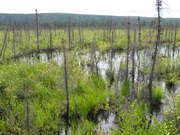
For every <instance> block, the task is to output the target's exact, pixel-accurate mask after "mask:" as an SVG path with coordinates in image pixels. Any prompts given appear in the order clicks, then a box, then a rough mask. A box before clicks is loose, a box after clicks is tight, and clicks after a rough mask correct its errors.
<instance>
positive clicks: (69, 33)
mask: <svg viewBox="0 0 180 135" xmlns="http://www.w3.org/2000/svg"><path fill="white" fill-rule="evenodd" d="M68 43H69V48H71V19H70V18H69V21H68Z"/></svg>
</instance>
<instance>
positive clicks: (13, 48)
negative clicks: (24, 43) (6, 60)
mask: <svg viewBox="0 0 180 135" xmlns="http://www.w3.org/2000/svg"><path fill="white" fill-rule="evenodd" d="M12 50H13V53H14V56H15V55H16V37H15V26H13V47H12Z"/></svg>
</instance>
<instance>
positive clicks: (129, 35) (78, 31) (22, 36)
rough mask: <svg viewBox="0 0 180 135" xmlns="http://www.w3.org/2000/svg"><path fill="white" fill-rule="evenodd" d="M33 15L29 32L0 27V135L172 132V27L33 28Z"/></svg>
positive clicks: (178, 121) (176, 45) (178, 111)
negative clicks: (111, 122) (107, 123)
mask: <svg viewBox="0 0 180 135" xmlns="http://www.w3.org/2000/svg"><path fill="white" fill-rule="evenodd" d="M161 4H162V3H161V1H160V0H157V6H160V7H161ZM160 7H159V8H160ZM34 17H35V18H36V19H35V20H36V23H35V25H34V26H33V27H34V28H33V27H32V25H28V22H27V24H26V25H25V26H23V27H20V26H18V25H15V24H14V25H12V24H11V25H4V26H1V27H0V28H1V31H0V39H1V40H0V134H2V135H11V134H15V135H16V134H23V135H24V134H27V135H31V134H48V135H51V134H52V135H54V134H71V135H92V134H93V135H94V134H97V135H101V134H112V135H116V134H122V135H127V134H135V135H151V134H152V135H164V134H172V135H173V134H174V135H176V134H180V130H179V129H180V117H179V116H180V94H179V86H180V84H179V83H180V55H179V52H180V33H179V27H178V25H177V23H174V22H173V23H174V24H173V25H170V26H169V25H167V26H166V25H162V23H161V21H163V20H161V18H160V16H159V18H158V19H160V20H159V21H158V23H157V22H156V21H155V22H153V24H152V25H151V26H150V25H149V26H145V25H142V21H141V18H140V17H138V18H137V21H131V20H130V19H127V24H126V23H125V24H124V26H125V25H126V27H124V26H118V25H116V24H115V23H113V21H112V20H111V21H108V22H107V23H106V25H104V27H96V26H94V27H93V26H91V27H90V26H88V27H87V26H86V27H83V25H80V24H79V25H78V26H74V25H73V22H72V20H71V19H69V20H68V24H67V27H56V25H47V26H46V27H45V26H43V27H41V26H42V25H41V24H39V22H40V21H41V20H39V18H38V13H37V11H36V15H34ZM157 25H158V26H157ZM112 114H113V120H112V121H113V124H114V125H116V126H112V125H113V124H112V125H108V126H110V128H109V130H104V129H103V128H104V127H103V124H105V123H106V122H104V121H107V122H109V120H110V118H112V116H111V115H112ZM103 122H104V123H103ZM111 126H112V127H111ZM105 128H107V127H105Z"/></svg>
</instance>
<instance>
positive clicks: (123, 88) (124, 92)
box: [121, 80, 130, 97]
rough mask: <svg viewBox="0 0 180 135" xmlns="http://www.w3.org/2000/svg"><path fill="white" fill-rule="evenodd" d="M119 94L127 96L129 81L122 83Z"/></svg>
mask: <svg viewBox="0 0 180 135" xmlns="http://www.w3.org/2000/svg"><path fill="white" fill-rule="evenodd" d="M121 94H122V96H124V97H128V96H129V94H130V81H129V80H125V81H123V83H122V86H121Z"/></svg>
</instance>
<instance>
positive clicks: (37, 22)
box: [36, 9, 40, 50]
mask: <svg viewBox="0 0 180 135" xmlns="http://www.w3.org/2000/svg"><path fill="white" fill-rule="evenodd" d="M36 38H37V50H39V49H40V48H39V19H38V11H37V9H36Z"/></svg>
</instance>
